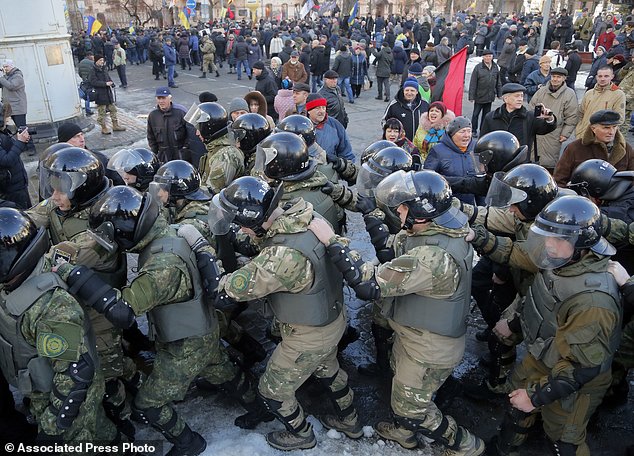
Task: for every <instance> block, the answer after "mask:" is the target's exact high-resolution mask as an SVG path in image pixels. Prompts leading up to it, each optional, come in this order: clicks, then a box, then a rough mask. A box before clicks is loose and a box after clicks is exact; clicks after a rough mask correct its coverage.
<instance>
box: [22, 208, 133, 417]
mask: <svg viewBox="0 0 634 456" xmlns="http://www.w3.org/2000/svg"><path fill="white" fill-rule="evenodd" d="M89 212H90V208H87V209H83V210H81V211H78V212H75V213H71V214H65V215H61V214H60V211H59V210H57V206H55V204H54V203H53V202H52V201H51V200H48V199H46V200H44V201H42V202H41V203H40V204H38V205H36V206H34V207H32V208H31V209H29V210H28V211H26V213H27V214H28V215H29V217H31V219H32V220H33V221H34V222H35V224H36V225H37V226H38V227H46V228H48V231H49V233H50V236H51V243H52V244H53V247H52V248H51V252H52V254H53V259H52V261H53V262H54V263H56V264H59V263H60V262H68V263H70V264H73V265H84V266H86V267H89V268H92V269H94V270H95V271H96V272H97V273H100V275H101V277H102V278H103V279H104V280H105V281H106V282H107V283H108V284H110V285H112V286H113V287H115V288H120V287H122V286H123V285H125V282H126V277H127V265H126V261H125V256H124V255H121V253H120V252H118V251H115V252H112V253H109V252H107V251H106V250H105V249H104V248H103V247H101V246H100V245H98V244H97V243H96V242H95V241H94V240H93V239H92V238H91V237H90V236H89V235H88V234H87V232H86V230H87V229H88V228H89V225H88V214H89ZM86 313H87V315H88V318H89V319H90V323H91V325H92V327H93V331H94V333H95V339H96V343H97V354H98V355H99V361H100V368H101V372H102V374H103V376H104V378H105V380H106V396H105V402H104V405H105V406H106V408H107V410H108V414H109V416H110V417H111V419H113V420H115V421H117V417H118V419H120V420H124V421H125V420H127V419H128V418H129V416H130V410H129V407H128V406H127V405H126V402H125V398H126V391H125V385H124V381H126V382H131V383H135V384H136V383H138V380H137V379H136V376H137V369H136V366H135V365H134V362H133V361H132V360H131V359H130V358H128V357H127V356H124V354H123V349H122V346H121V338H122V330H121V329H119V328H115V327H114V326H113V325H112V323H111V322H110V321H108V319H107V318H106V317H105V316H103V315H102V314H100V313H98V312H96V311H95V310H94V309H91V308H88V309H86Z"/></svg>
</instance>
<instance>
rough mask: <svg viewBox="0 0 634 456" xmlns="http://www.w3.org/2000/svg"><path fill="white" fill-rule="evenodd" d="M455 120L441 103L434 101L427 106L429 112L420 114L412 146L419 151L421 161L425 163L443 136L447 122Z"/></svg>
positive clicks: (451, 113)
mask: <svg viewBox="0 0 634 456" xmlns="http://www.w3.org/2000/svg"><path fill="white" fill-rule="evenodd" d="M455 118H456V115H455V114H454V113H453V111H451V110H449V109H447V106H445V104H444V103H443V102H442V101H434V102H433V103H432V104H430V105H429V111H427V112H424V113H422V114H421V116H420V122H419V123H418V130H416V134H415V135H414V146H416V147H417V148H418V150H419V151H420V156H421V160H422V161H425V159H426V158H427V155H428V154H429V151H430V150H431V148H432V147H434V146H435V145H436V144H438V141H440V138H442V137H443V135H444V134H445V129H446V128H447V125H449V122H451V121H452V120H454V119H455Z"/></svg>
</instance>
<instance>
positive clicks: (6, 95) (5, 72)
mask: <svg viewBox="0 0 634 456" xmlns="http://www.w3.org/2000/svg"><path fill="white" fill-rule="evenodd" d="M0 87H2V102H3V103H5V104H9V105H10V106H11V119H13V122H14V123H15V126H16V127H18V128H20V127H26V111H27V110H26V106H27V103H26V88H25V85H24V75H23V74H22V71H20V69H19V68H16V66H15V65H14V64H13V60H10V59H6V60H5V61H4V62H3V63H2V71H0ZM29 149H31V151H32V153H33V154H34V153H35V146H33V142H31V143H30V144H29Z"/></svg>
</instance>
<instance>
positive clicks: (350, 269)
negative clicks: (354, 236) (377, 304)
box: [326, 242, 381, 301]
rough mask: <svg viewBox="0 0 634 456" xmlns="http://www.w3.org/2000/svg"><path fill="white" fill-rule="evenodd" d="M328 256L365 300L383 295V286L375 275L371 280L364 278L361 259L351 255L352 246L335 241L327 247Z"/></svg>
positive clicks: (359, 296) (358, 295)
mask: <svg viewBox="0 0 634 456" xmlns="http://www.w3.org/2000/svg"><path fill="white" fill-rule="evenodd" d="M326 251H327V252H328V256H329V257H330V259H331V260H332V262H333V263H334V265H335V266H336V267H337V269H339V271H340V272H341V273H342V274H343V278H344V279H345V280H346V282H347V283H348V285H350V286H351V287H352V288H353V289H354V291H355V293H356V295H357V297H358V298H359V299H363V300H365V301H372V300H376V299H379V298H380V297H381V288H380V287H379V285H378V284H377V283H376V280H375V279H374V276H373V277H372V279H370V280H362V275H361V266H362V265H363V262H362V261H361V260H356V261H355V260H354V259H353V258H352V256H351V255H350V248H349V247H346V246H343V245H341V244H339V243H338V242H335V243H333V244H331V245H329V246H328V247H327V248H326Z"/></svg>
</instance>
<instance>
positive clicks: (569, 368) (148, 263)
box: [0, 103, 632, 455]
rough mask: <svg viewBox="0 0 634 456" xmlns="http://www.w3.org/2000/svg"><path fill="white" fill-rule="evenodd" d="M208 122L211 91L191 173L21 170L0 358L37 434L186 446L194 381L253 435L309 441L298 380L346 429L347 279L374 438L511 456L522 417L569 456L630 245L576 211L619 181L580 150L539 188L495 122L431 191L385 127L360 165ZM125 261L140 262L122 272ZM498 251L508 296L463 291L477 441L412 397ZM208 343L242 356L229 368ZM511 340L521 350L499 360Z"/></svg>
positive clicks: (9, 236) (592, 211) (213, 113)
mask: <svg viewBox="0 0 634 456" xmlns="http://www.w3.org/2000/svg"><path fill="white" fill-rule="evenodd" d="M227 120H228V119H227V113H226V111H224V108H222V106H221V105H219V104H217V103H203V104H201V105H200V106H199V108H198V110H197V111H196V112H195V113H193V115H192V117H191V122H192V124H194V125H196V126H197V128H198V131H199V132H200V134H201V136H202V139H203V140H204V142H205V144H206V145H207V149H208V152H209V153H208V154H207V155H205V156H203V158H202V159H201V163H200V166H199V169H200V170H201V174H202V175H201V174H199V172H198V171H197V170H196V169H195V168H194V167H193V166H192V165H191V164H189V163H187V162H185V161H181V160H174V161H170V162H168V163H165V164H163V165H161V164H160V163H159V161H158V159H157V157H156V156H155V155H154V154H153V153H152V152H151V151H149V150H147V149H124V150H121V151H119V152H118V153H116V154H115V155H114V156H113V157H112V158H111V159H110V160H109V162H108V166H107V168H108V169H109V170H110V171H116V172H117V173H118V174H119V176H120V177H121V178H122V179H123V181H124V182H125V183H126V184H127V185H117V186H113V185H112V183H111V181H110V180H109V179H108V178H107V177H106V174H105V173H106V169H104V166H103V164H102V163H101V161H100V160H99V159H98V158H97V157H96V156H95V155H94V154H92V153H91V152H89V151H87V150H85V149H81V148H78V147H72V146H70V145H69V144H65V143H60V144H56V145H54V146H51V147H50V148H49V149H48V150H47V151H46V152H45V154H44V156H43V158H42V161H41V164H40V193H41V197H42V201H41V203H39V204H38V205H36V206H35V207H33V208H31V209H29V210H27V211H24V212H22V211H19V210H17V209H12V208H1V209H0V237H1V239H2V243H1V245H0V268H1V269H0V274H1V281H2V284H3V291H2V299H1V301H0V335H1V337H0V346H1V347H2V350H1V351H0V354H1V356H0V361H1V363H0V365H1V367H2V372H3V374H4V376H5V377H6V379H7V380H8V382H9V383H10V384H11V385H13V386H14V387H15V388H18V389H19V390H20V391H21V392H22V393H23V394H24V395H25V396H27V397H28V398H29V400H30V413H31V414H32V416H33V417H34V418H35V419H36V421H37V428H38V436H37V439H38V440H40V441H49V442H51V441H53V442H68V443H73V442H80V441H90V440H99V441H104V442H126V441H133V440H134V437H135V425H134V424H133V421H134V422H136V423H137V424H136V425H137V426H138V423H145V424H148V425H150V426H152V427H153V428H155V429H156V430H158V431H159V432H160V433H161V434H162V435H163V436H164V437H165V439H166V440H167V441H169V442H170V443H172V444H173V446H172V448H171V450H170V452H169V453H168V454H170V455H196V454H200V453H202V452H203V451H204V449H205V448H206V442H205V439H204V438H203V437H202V436H201V435H200V434H199V433H198V432H196V430H195V429H192V428H191V427H190V425H188V424H187V422H186V421H185V419H184V418H183V417H182V416H181V415H179V413H178V412H177V411H176V409H175V408H174V406H173V403H174V402H175V401H179V400H182V399H183V398H184V396H185V394H186V392H187V390H188V388H189V385H190V384H191V383H192V382H196V384H197V386H198V387H199V388H201V389H210V390H216V391H218V390H219V391H222V392H224V393H225V394H226V395H227V396H228V397H230V398H231V399H233V400H235V401H236V402H238V403H239V404H241V406H242V407H244V409H245V412H246V413H245V414H244V415H241V416H239V417H237V418H236V419H235V425H236V426H239V427H241V428H244V429H253V428H255V427H256V426H257V425H258V424H259V423H261V422H263V421H272V420H273V419H277V420H278V421H280V422H281V423H282V424H283V426H284V429H283V430H276V431H272V432H269V433H268V434H267V435H266V441H267V442H268V443H269V444H270V445H271V446H272V447H275V448H277V449H281V450H294V449H308V448H312V447H314V446H315V445H316V444H317V441H316V438H315V434H314V432H313V428H312V425H311V424H310V423H309V422H308V421H307V420H306V413H305V411H304V409H303V408H302V406H301V405H300V403H299V402H298V401H297V398H296V391H297V390H298V388H299V387H300V386H301V385H302V384H303V383H304V382H306V381H307V380H308V379H309V378H312V381H316V382H317V383H318V384H320V385H321V386H322V387H323V391H324V392H325V394H326V396H327V397H328V398H329V400H330V402H331V403H332V414H327V415H324V416H320V417H319V419H320V421H321V422H322V423H323V425H324V426H325V427H326V428H328V429H336V430H337V431H340V432H342V433H344V434H345V435H346V436H347V437H349V438H351V439H358V438H361V437H362V436H363V429H362V425H363V424H366V423H365V422H364V419H363V416H360V415H359V414H358V413H357V409H356V408H355V405H354V392H353V390H352V389H351V388H350V387H349V386H348V375H347V373H346V372H345V370H343V369H342V368H341V366H340V365H339V362H338V360H337V352H338V344H339V343H340V341H341V339H342V338H345V337H346V334H349V333H351V332H352V333H353V332H354V331H353V329H352V328H350V327H349V325H348V322H347V315H346V308H345V305H344V298H343V286H344V284H346V285H348V286H350V287H351V288H352V289H353V290H354V291H355V293H356V295H357V297H358V298H360V299H362V300H367V301H369V302H371V303H372V307H373V311H372V318H373V322H372V334H373V336H374V339H375V344H376V348H377V359H376V362H375V363H371V364H369V365H365V366H361V367H360V371H361V372H362V373H366V374H369V375H375V376H378V377H379V378H383V379H384V380H385V381H386V382H387V381H389V379H390V378H391V377H392V376H393V378H392V387H391V389H392V390H391V412H392V417H391V418H390V419H388V420H385V421H381V422H379V423H377V424H376V425H375V429H376V432H377V433H378V434H379V435H380V436H382V437H383V438H385V439H389V440H393V441H396V442H398V443H399V444H400V445H401V446H403V447H405V448H412V449H413V448H416V447H418V446H419V445H421V442H422V441H423V439H422V437H425V438H427V439H431V440H434V441H435V442H437V443H438V444H440V445H443V446H445V447H446V450H447V452H448V454H455V455H479V454H483V453H484V452H485V451H487V452H488V453H490V454H499V455H510V454H517V452H518V448H519V446H520V445H521V444H522V443H523V442H524V440H525V439H526V437H527V433H528V430H529V428H530V426H531V425H532V424H533V423H534V422H535V419H536V417H537V413H538V412H541V416H542V421H543V426H544V431H545V434H546V436H547V440H548V442H549V445H550V447H551V450H552V452H553V454H557V455H575V454H576V455H588V454H589V449H588V446H587V444H586V442H585V438H586V430H585V428H586V425H587V423H588V420H589V418H590V416H591V415H592V413H593V412H594V411H595V410H596V408H597V406H598V405H599V404H600V402H601V400H602V398H603V396H604V394H605V393H606V391H607V390H608V387H609V386H610V384H611V381H612V374H611V365H612V363H613V361H615V353H617V348H618V347H619V343H620V342H621V328H622V325H623V305H622V302H621V301H622V296H621V291H620V286H623V290H624V291H626V293H625V296H626V297H627V290H629V282H628V279H629V277H628V274H627V272H626V271H625V269H624V268H623V267H622V266H620V265H619V264H618V263H616V262H612V261H611V260H610V258H611V256H612V255H614V254H615V248H614V247H613V245H628V243H629V239H630V238H629V227H628V225H627V223H625V222H623V221H621V220H618V219H610V218H608V217H606V216H603V215H602V213H601V210H600V208H599V207H598V206H597V205H596V204H595V202H593V201H600V200H604V199H609V198H612V199H617V198H620V197H622V195H623V194H624V192H625V191H626V190H627V189H629V188H630V186H631V176H629V175H620V173H617V172H616V170H615V169H614V168H613V167H611V165H609V164H607V163H605V162H602V161H599V160H590V161H588V162H585V163H583V164H582V165H581V166H580V167H579V168H578V169H577V170H576V171H575V172H574V173H573V177H572V181H571V184H570V186H569V189H559V188H558V187H557V185H556V184H555V181H554V180H553V178H552V177H551V175H550V174H549V173H548V171H547V170H546V169H544V168H542V167H540V166H539V165H536V164H531V163H528V161H529V157H528V150H527V147H525V146H522V147H520V144H519V142H518V141H517V139H516V138H515V137H514V136H513V135H512V134H510V133H508V132H506V131H494V132H491V133H488V134H486V135H484V136H483V137H481V138H480V140H479V141H478V143H477V146H476V148H475V152H474V154H473V158H474V160H475V161H476V162H477V163H476V169H478V170H479V174H478V175H477V176H467V177H463V178H452V179H451V184H450V183H449V182H448V181H447V180H446V179H445V178H444V177H442V176H441V175H440V174H438V173H436V172H434V171H430V170H419V168H420V166H418V165H417V164H416V163H415V160H414V159H413V157H412V155H411V154H410V153H409V152H407V151H405V150H404V149H402V148H400V147H397V146H396V145H395V144H394V143H391V142H390V141H378V142H376V143H373V144H371V145H370V146H368V148H367V149H366V150H365V151H364V152H363V154H362V156H361V164H360V165H359V164H354V163H352V162H350V161H348V160H345V159H342V158H336V159H333V160H330V159H327V157H326V154H325V152H324V151H323V149H321V147H320V146H319V145H318V144H317V143H316V142H315V133H314V127H313V125H312V123H311V121H310V120H309V119H308V118H306V117H303V116H300V115H292V116H289V117H287V118H285V119H284V120H283V121H281V122H280V124H279V125H278V126H277V127H276V130H275V131H271V128H270V126H269V123H268V122H267V120H266V119H265V118H264V117H262V116H260V115H259V114H244V115H242V116H240V117H239V118H238V119H237V120H236V121H235V122H234V123H233V125H232V128H231V129H229V128H228V127H227V125H228V121H227ZM230 136H232V137H230ZM626 174H627V173H626ZM628 179H629V180H628ZM355 184H356V186H355ZM452 187H453V188H454V189H455V190H456V191H457V192H460V191H461V190H460V189H463V190H462V191H464V189H468V192H470V193H475V194H478V195H480V196H483V197H484V196H486V198H485V201H486V203H487V204H486V206H477V205H470V204H466V203H464V202H462V201H460V200H458V199H456V198H455V197H453V195H452ZM570 188H572V189H575V190H576V191H577V192H578V193H579V195H578V194H576V193H575V192H574V191H572V190H570ZM608 194H609V195H610V196H608ZM345 210H349V211H356V212H360V213H362V215H363V219H364V222H365V225H366V229H367V231H368V233H369V235H370V238H371V242H372V244H373V246H374V249H375V252H376V257H377V260H378V261H377V260H374V261H369V259H363V258H361V255H360V254H359V253H358V252H356V251H354V250H351V248H350V247H349V240H348V239H347V238H345V237H343V232H344V231H343V228H344V226H345ZM494 233H495V234H494ZM474 250H475V251H477V252H478V253H479V255H480V260H479V262H478V264H477V266H476V267H475V268H474V266H473V264H474ZM126 253H134V254H138V266H137V270H136V276H135V277H134V278H132V279H131V280H128V277H127V276H128V264H127V262H126V258H127V257H126ZM496 265H502V267H503V268H504V269H506V270H508V271H510V273H509V277H508V279H507V281H508V282H509V283H510V284H512V285H513V292H512V294H511V295H510V299H506V301H507V302H505V303H504V305H502V304H500V302H501V301H503V299H501V293H497V292H496V290H495V287H494V288H493V291H490V290H491V286H492V285H491V284H490V283H489V284H488V285H485V292H486V293H487V294H488V293H490V294H491V297H492V299H491V300H490V301H493V302H494V304H493V305H490V306H489V307H485V306H483V309H482V313H483V315H485V318H486V320H487V322H488V323H489V326H490V327H491V331H490V332H489V334H488V335H486V337H487V338H488V340H489V346H490V348H491V353H492V359H491V362H490V364H491V366H490V375H489V377H488V379H487V380H486V381H485V383H484V384H483V385H478V387H479V388H480V389H478V388H475V387H474V388H472V389H473V391H471V392H472V393H473V395H474V396H478V394H480V395H485V396H486V395H487V394H499V393H505V394H508V395H509V398H510V399H509V403H508V407H507V413H506V416H505V417H504V420H503V422H502V425H501V430H500V433H499V435H498V436H497V437H496V438H494V440H493V441H491V442H488V443H487V444H486V445H485V443H484V442H483V440H482V439H481V438H479V437H477V436H476V435H475V434H474V433H473V432H472V431H471V430H468V429H466V428H465V427H463V426H461V425H460V424H459V423H458V422H457V420H456V419H454V418H453V417H452V416H450V415H447V414H445V413H443V412H442V411H441V410H440V408H439V407H438V406H437V404H436V402H435V401H434V397H435V396H436V401H438V400H439V397H438V396H439V395H440V394H441V392H442V389H441V387H442V386H443V384H447V383H449V382H452V381H454V380H452V379H451V373H452V371H453V369H454V368H455V367H456V366H457V365H458V364H459V363H460V362H461V360H462V357H463V354H464V351H465V339H466V329H467V327H466V317H467V314H468V313H469V308H470V303H471V300H472V298H471V296H472V294H474V295H475V294H476V293H475V291H476V289H478V287H477V286H476V280H475V278H476V277H475V276H476V272H480V275H481V276H484V277H486V276H487V274H488V277H489V279H490V278H491V277H492V271H494V267H495V266H496ZM487 268H488V269H487ZM482 271H485V273H484V275H482ZM486 271H488V272H486ZM472 277H473V278H474V281H473V284H472ZM626 282H628V283H626ZM498 283H499V282H498ZM479 291H480V292H481V291H482V287H481V286H480V288H479ZM264 298H266V299H264ZM254 300H261V302H263V303H264V308H265V309H264V312H265V315H267V316H269V317H272V323H271V328H270V331H271V334H272V337H274V336H275V335H277V339H276V340H278V341H279V343H278V344H277V347H276V348H275V350H274V351H273V353H272V354H271V356H270V358H269V359H268V362H267V364H266V369H265V370H264V373H263V374H262V375H261V377H260V378H259V379H256V378H255V377H254V375H253V374H252V373H251V372H250V369H249V367H250V366H252V365H253V364H254V363H256V362H261V361H264V359H265V357H266V352H265V351H264V350H263V349H262V347H259V348H254V347H255V346H257V342H255V341H254V340H253V339H252V338H251V337H250V336H249V335H248V334H246V333H245V331H244V330H243V329H242V328H240V327H239V325H238V324H237V322H236V321H235V319H236V317H237V315H239V314H240V312H242V311H243V310H244V309H245V307H246V303H247V302H250V301H254ZM141 315H147V319H148V326H149V337H150V339H151V341H152V342H151V343H149V342H147V341H144V335H143V334H141V333H140V332H139V329H138V327H137V325H136V322H135V318H136V317H138V316H141ZM631 329H632V324H631V323H630V324H629V325H628V326H627V327H626V331H625V334H626V336H624V337H623V343H626V342H628V343H631V341H632V335H631V334H632V331H631ZM628 330H629V333H628ZM628 334H629V335H628ZM122 337H125V338H129V339H130V340H132V341H134V342H133V343H132V345H135V344H137V343H138V344H140V345H141V346H144V345H145V344H147V345H148V347H146V348H150V347H151V348H152V350H154V351H155V355H154V356H155V358H154V363H153V368H152V370H151V372H149V373H144V372H141V371H139V370H137V367H136V365H135V364H134V363H133V362H132V360H131V359H130V358H129V357H128V356H127V355H126V353H124V350H123V344H122ZM221 339H224V340H225V341H227V342H229V343H230V344H231V345H233V346H234V347H236V348H237V349H238V350H241V351H242V352H243V355H242V357H241V362H240V363H235V362H233V361H232V360H231V359H230V357H229V356H228V355H227V351H226V349H225V348H224V347H225V345H224V344H223V343H221ZM522 340H523V341H524V343H525V344H526V347H527V354H526V355H525V356H524V358H523V359H522V360H521V362H519V363H518V364H515V363H514V361H515V347H516V345H518V344H519V343H520V342H521V341H522ZM126 345H128V343H126ZM625 351H626V350H624V352H625ZM616 361H619V362H620V363H621V365H622V366H623V367H624V368H627V367H630V364H629V361H630V360H627V359H620V360H619V359H618V355H617V359H616ZM472 386H473V385H472ZM439 390H440V391H439ZM485 447H486V448H485Z"/></svg>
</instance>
